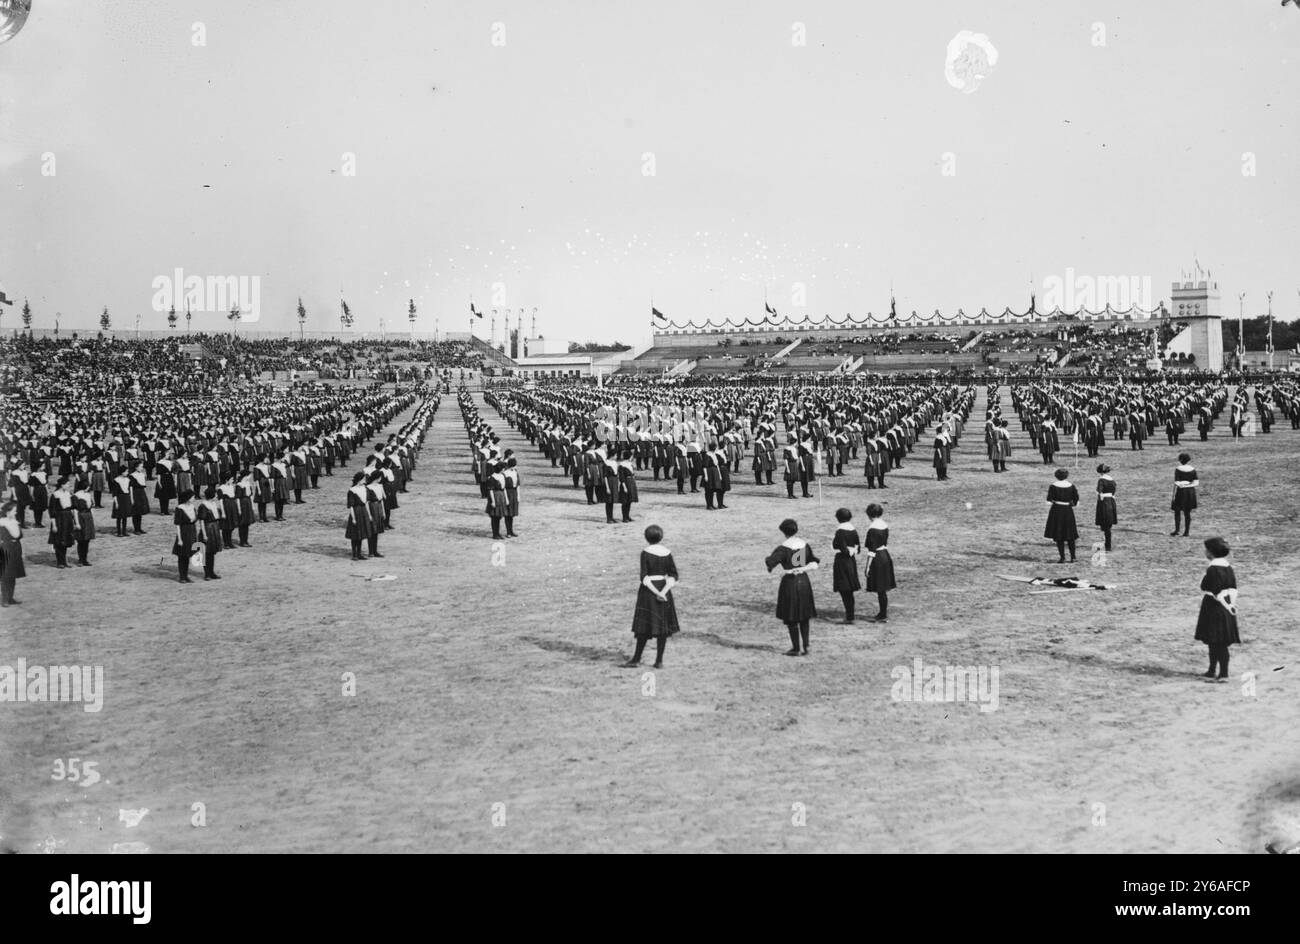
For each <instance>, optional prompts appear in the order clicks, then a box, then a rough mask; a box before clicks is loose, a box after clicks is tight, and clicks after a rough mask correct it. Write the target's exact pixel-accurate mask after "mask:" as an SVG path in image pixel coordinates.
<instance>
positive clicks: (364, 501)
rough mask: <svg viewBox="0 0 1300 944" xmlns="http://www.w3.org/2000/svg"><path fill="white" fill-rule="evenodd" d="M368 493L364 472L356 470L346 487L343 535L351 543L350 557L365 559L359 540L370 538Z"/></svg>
mask: <svg viewBox="0 0 1300 944" xmlns="http://www.w3.org/2000/svg"><path fill="white" fill-rule="evenodd" d="M369 502H370V493H369V492H367V491H366V473H364V472H358V473H356V474H355V475H354V476H352V487H351V488H350V489H348V526H347V529H346V530H345V531H344V535H345V536H346V537H347V539H348V540H349V541H350V542H351V543H352V559H353V560H366V555H364V554H362V553H361V542H362V541H367V540H369V539H370V531H371V529H372V525H371V522H370V507H369Z"/></svg>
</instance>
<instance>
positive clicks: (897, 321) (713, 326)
mask: <svg viewBox="0 0 1300 944" xmlns="http://www.w3.org/2000/svg"><path fill="white" fill-rule="evenodd" d="M1167 316H1168V312H1166V311H1165V309H1164V308H1163V307H1161V308H1152V309H1142V308H1138V307H1137V306H1136V305H1134V306H1131V307H1129V308H1127V309H1124V310H1122V311H1121V310H1119V309H1115V308H1112V307H1111V306H1109V305H1107V306H1106V307H1105V308H1103V309H1101V310H1100V311H1089V310H1087V309H1085V308H1080V309H1079V310H1078V311H1073V312H1067V311H1061V309H1060V308H1056V309H1054V310H1052V311H1037V310H1034V309H1030V310H1028V311H1024V312H1015V311H1012V310H1011V309H1010V308H1009V307H1008V308H1006V309H1004V310H1003V311H1002V312H1000V313H998V314H991V313H990V312H989V311H988V309H984V308H982V309H980V311H979V313H978V314H975V315H968V314H966V312H965V311H964V310H963V309H961V308H958V309H957V310H956V311H955V312H953V313H952V314H950V315H945V314H943V313H942V312H941V311H939V310H938V309H937V308H936V309H935V310H934V313H933V314H930V315H924V314H920V313H919V312H915V311H914V312H911V313H910V314H905V315H898V316H896V317H891V316H890V315H889V314H888V313H886V314H883V315H879V316H877V315H874V314H872V313H871V312H867V314H866V316H865V317H862V318H855V317H853V316H852V315H850V314H846V315H845V316H844V317H842V318H840V319H839V320H836V319H835V318H833V317H832V316H830V315H822V316H821V317H820V318H818V317H816V316H815V315H804V316H803V317H802V318H794V317H791V316H789V315H785V316H783V317H781V318H779V319H777V318H773V317H772V316H770V315H769V316H768V317H765V318H742V319H740V320H739V321H736V320H733V319H731V318H723V319H722V320H721V321H714V320H713V319H712V318H706V319H705V320H704V321H703V322H696V321H694V320H691V321H669V322H668V323H667V324H665V325H662V326H660V325H656V326H655V329H656V330H657V331H725V330H727V329H729V328H732V329H744V328H747V327H749V328H763V327H766V328H775V329H780V328H791V329H793V328H827V327H834V328H843V327H850V326H852V327H868V328H882V327H907V326H933V325H979V324H1003V325H1005V324H1028V323H1030V322H1044V321H1113V320H1117V319H1118V320H1124V321H1147V320H1150V319H1151V318H1163V317H1167Z"/></svg>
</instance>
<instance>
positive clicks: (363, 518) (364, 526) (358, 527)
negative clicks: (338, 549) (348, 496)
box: [343, 505, 375, 541]
mask: <svg viewBox="0 0 1300 944" xmlns="http://www.w3.org/2000/svg"><path fill="white" fill-rule="evenodd" d="M354 519H355V520H354ZM343 533H344V535H345V536H346V537H347V539H348V540H349V541H364V540H366V539H367V538H369V537H370V536H371V535H372V534H374V533H375V527H374V523H373V522H372V521H371V520H370V509H369V508H367V507H366V506H365V505H353V506H352V514H351V515H349V516H348V526H347V529H346V530H345V531H344V532H343Z"/></svg>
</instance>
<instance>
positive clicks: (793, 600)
mask: <svg viewBox="0 0 1300 944" xmlns="http://www.w3.org/2000/svg"><path fill="white" fill-rule="evenodd" d="M816 615H817V606H816V604H814V603H813V592H812V581H811V580H809V579H808V575H807V574H790V575H788V576H785V577H782V578H781V589H780V590H778V591H777V594H776V618H777V619H779V620H780V621H781V622H783V623H801V622H803V621H804V620H809V619H812V618H813V617H814V616H816Z"/></svg>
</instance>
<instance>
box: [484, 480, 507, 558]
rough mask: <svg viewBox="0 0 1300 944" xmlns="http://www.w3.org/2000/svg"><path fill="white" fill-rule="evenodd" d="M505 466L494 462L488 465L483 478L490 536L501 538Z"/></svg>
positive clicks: (505, 504)
mask: <svg viewBox="0 0 1300 944" xmlns="http://www.w3.org/2000/svg"><path fill="white" fill-rule="evenodd" d="M505 471H506V470H505V466H503V465H501V463H499V462H494V463H492V464H491V465H489V466H488V472H487V477H486V478H485V479H484V480H483V481H484V484H485V485H486V487H487V508H486V511H487V515H488V518H489V519H490V520H491V522H492V537H494V538H497V539H498V540H499V539H500V538H501V519H502V518H504V517H505V516H506V511H507V507H508V506H507V503H506V476H505Z"/></svg>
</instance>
